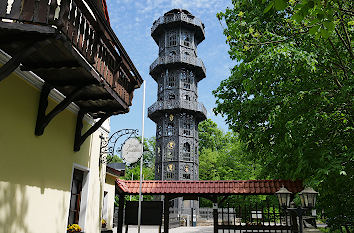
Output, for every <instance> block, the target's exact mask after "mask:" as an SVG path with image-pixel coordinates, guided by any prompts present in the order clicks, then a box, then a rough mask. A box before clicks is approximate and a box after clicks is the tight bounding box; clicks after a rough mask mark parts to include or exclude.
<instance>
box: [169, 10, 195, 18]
mask: <svg viewBox="0 0 354 233" xmlns="http://www.w3.org/2000/svg"><path fill="white" fill-rule="evenodd" d="M175 13H184V14H186V15H189V16H191V17H193V18H194V15H192V13H190V12H189V11H188V10H185V9H181V8H179V9H177V8H175V9H172V10H170V11H167V12H166V13H165V14H164V15H169V14H175Z"/></svg>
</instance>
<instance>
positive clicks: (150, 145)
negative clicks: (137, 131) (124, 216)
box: [112, 137, 156, 206]
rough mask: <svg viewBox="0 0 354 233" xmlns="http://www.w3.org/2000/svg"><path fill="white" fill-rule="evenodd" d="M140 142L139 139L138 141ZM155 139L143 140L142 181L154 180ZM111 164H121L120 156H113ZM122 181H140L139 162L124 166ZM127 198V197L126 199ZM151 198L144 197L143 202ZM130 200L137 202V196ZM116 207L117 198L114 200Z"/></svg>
mask: <svg viewBox="0 0 354 233" xmlns="http://www.w3.org/2000/svg"><path fill="white" fill-rule="evenodd" d="M140 140H141V139H140ZM155 144H156V140H155V137H151V138H144V158H143V170H142V174H143V178H144V180H154V179H155ZM112 162H117V163H122V162H123V160H122V159H121V157H120V156H114V157H113V161H112ZM121 179H124V180H140V160H138V161H137V162H136V163H133V164H126V168H125V176H124V177H121ZM126 198H128V197H126ZM151 199H152V196H149V195H145V196H144V200H151ZM132 200H134V201H137V200H139V198H138V196H133V197H132ZM115 203H116V205H117V206H118V197H116V200H115Z"/></svg>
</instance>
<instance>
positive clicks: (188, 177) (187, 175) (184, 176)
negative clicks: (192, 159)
mask: <svg viewBox="0 0 354 233" xmlns="http://www.w3.org/2000/svg"><path fill="white" fill-rule="evenodd" d="M190 178H191V174H183V179H186V180H189V179H190Z"/></svg>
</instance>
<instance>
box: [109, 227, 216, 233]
mask: <svg viewBox="0 0 354 233" xmlns="http://www.w3.org/2000/svg"><path fill="white" fill-rule="evenodd" d="M161 231H162V232H163V228H162V230H161ZM113 232H114V233H115V232H116V231H113ZM123 232H125V229H124V228H123ZM137 232H138V227H137V226H129V228H128V233H137ZM158 232H159V228H158V227H156V226H142V227H141V229H140V233H158ZM169 233H213V227H212V226H208V227H178V228H173V229H170V230H169Z"/></svg>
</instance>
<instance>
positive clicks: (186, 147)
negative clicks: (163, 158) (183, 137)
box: [182, 142, 191, 161]
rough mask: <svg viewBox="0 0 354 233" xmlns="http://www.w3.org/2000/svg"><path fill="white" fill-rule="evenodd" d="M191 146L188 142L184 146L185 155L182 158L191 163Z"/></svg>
mask: <svg viewBox="0 0 354 233" xmlns="http://www.w3.org/2000/svg"><path fill="white" fill-rule="evenodd" d="M190 152H191V146H190V145H189V143H188V142H186V143H184V144H183V155H182V158H183V160H185V161H190V160H191V153H190Z"/></svg>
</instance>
